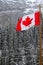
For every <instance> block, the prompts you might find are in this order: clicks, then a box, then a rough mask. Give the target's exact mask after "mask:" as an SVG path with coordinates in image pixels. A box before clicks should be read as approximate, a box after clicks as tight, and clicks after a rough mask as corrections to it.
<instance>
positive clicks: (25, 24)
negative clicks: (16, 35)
mask: <svg viewBox="0 0 43 65" xmlns="http://www.w3.org/2000/svg"><path fill="white" fill-rule="evenodd" d="M39 25H40V12H39V11H38V12H35V13H34V14H29V15H25V16H23V17H21V18H20V19H19V20H18V22H17V25H16V31H23V30H27V29H29V28H31V27H32V26H39Z"/></svg>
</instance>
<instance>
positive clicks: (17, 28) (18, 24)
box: [16, 18, 22, 31]
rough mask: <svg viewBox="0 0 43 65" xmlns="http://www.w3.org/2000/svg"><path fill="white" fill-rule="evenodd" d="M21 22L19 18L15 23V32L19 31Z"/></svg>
mask: <svg viewBox="0 0 43 65" xmlns="http://www.w3.org/2000/svg"><path fill="white" fill-rule="evenodd" d="M21 20H22V18H20V19H19V20H18V22H17V26H16V31H21Z"/></svg>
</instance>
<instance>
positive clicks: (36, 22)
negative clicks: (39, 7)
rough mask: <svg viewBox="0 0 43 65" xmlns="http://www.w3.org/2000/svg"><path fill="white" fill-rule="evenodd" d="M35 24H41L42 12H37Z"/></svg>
mask: <svg viewBox="0 0 43 65" xmlns="http://www.w3.org/2000/svg"><path fill="white" fill-rule="evenodd" d="M35 25H36V26H38V25H40V12H36V13H35Z"/></svg>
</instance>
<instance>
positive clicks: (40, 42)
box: [39, 5, 42, 65]
mask: <svg viewBox="0 0 43 65" xmlns="http://www.w3.org/2000/svg"><path fill="white" fill-rule="evenodd" d="M39 11H40V23H41V5H39ZM39 46H40V47H39V65H42V29H41V24H40V26H39Z"/></svg>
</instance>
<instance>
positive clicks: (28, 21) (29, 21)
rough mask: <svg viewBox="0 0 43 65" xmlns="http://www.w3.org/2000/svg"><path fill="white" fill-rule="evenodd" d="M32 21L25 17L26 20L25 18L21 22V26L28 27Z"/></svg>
mask: <svg viewBox="0 0 43 65" xmlns="http://www.w3.org/2000/svg"><path fill="white" fill-rule="evenodd" d="M32 20H33V18H32V19H31V18H30V17H29V16H27V18H25V20H24V21H23V25H25V26H28V25H29V24H31V21H32Z"/></svg>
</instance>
